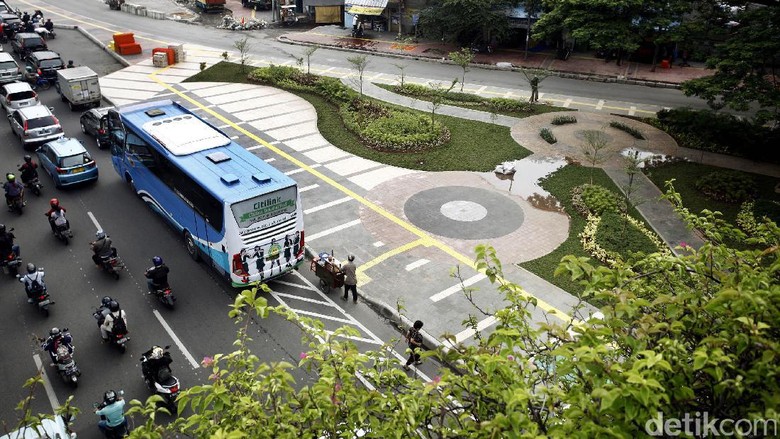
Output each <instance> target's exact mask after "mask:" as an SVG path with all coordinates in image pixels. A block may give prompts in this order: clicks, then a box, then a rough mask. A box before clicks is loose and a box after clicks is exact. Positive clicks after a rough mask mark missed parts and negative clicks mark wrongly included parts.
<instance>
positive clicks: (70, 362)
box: [41, 328, 81, 387]
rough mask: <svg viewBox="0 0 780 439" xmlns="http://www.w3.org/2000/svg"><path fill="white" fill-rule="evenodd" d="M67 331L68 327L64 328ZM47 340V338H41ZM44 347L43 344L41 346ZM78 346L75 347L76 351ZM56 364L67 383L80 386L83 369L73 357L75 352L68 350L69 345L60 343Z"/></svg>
mask: <svg viewBox="0 0 780 439" xmlns="http://www.w3.org/2000/svg"><path fill="white" fill-rule="evenodd" d="M62 331H63V332H67V331H68V328H65V329H63V330H62ZM41 341H43V342H45V340H41ZM41 347H43V346H41ZM75 350H76V348H75V347H73V351H74V352H75ZM54 366H55V367H57V373H58V374H59V375H60V378H62V380H63V381H64V382H66V383H70V384H71V385H72V386H73V387H78V385H79V377H80V376H81V370H79V367H78V366H77V365H76V360H74V359H73V352H69V351H68V346H66V345H65V344H60V345H59V346H57V349H56V350H55V352H54Z"/></svg>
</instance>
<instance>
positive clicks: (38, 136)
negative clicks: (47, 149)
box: [8, 105, 65, 148]
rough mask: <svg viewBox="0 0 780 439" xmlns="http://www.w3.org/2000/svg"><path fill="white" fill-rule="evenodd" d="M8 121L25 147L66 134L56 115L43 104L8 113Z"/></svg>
mask: <svg viewBox="0 0 780 439" xmlns="http://www.w3.org/2000/svg"><path fill="white" fill-rule="evenodd" d="M8 121H9V123H10V124H11V129H12V130H13V132H14V134H15V135H16V136H18V137H19V139H20V140H21V141H22V145H23V146H24V147H25V148H27V147H28V146H31V145H37V144H41V143H44V142H49V141H51V140H54V139H58V138H60V137H62V136H64V135H65V133H64V132H63V131H62V125H60V121H59V120H57V118H56V117H54V114H52V112H51V109H50V108H49V107H45V106H43V105H35V106H33V107H27V108H21V109H19V110H16V111H14V112H13V113H11V114H9V115H8Z"/></svg>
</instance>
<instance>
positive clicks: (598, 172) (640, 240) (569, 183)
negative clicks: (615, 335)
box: [520, 165, 655, 306]
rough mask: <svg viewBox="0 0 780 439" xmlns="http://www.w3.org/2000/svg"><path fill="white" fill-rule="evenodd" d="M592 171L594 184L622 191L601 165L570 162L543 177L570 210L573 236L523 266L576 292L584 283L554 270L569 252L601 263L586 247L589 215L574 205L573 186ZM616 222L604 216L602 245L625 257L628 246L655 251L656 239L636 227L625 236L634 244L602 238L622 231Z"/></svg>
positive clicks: (633, 211)
mask: <svg viewBox="0 0 780 439" xmlns="http://www.w3.org/2000/svg"><path fill="white" fill-rule="evenodd" d="M591 175H592V176H593V183H594V184H598V185H601V186H604V187H606V188H607V189H609V190H611V191H613V192H615V193H618V194H620V193H621V192H620V189H619V188H618V187H617V186H616V185H615V183H614V182H613V181H612V179H610V178H609V176H607V174H606V173H605V172H604V171H603V170H602V169H600V168H597V169H591V168H587V167H583V166H578V165H566V166H564V167H563V168H561V169H559V170H557V171H556V172H554V173H553V174H551V175H549V176H548V177H546V178H544V179H542V181H541V182H540V184H541V186H542V187H543V188H544V189H545V190H546V191H547V192H549V193H550V194H552V195H553V196H555V198H557V199H558V200H559V201H560V202H561V205H563V207H564V209H565V210H566V213H568V214H569V219H570V222H569V237H568V238H567V239H566V241H564V242H563V244H561V245H560V246H559V247H558V248H557V249H555V250H554V251H553V252H552V253H549V254H547V255H545V256H542V257H541V258H538V259H534V260H533V261H527V262H523V263H521V264H520V266H521V267H523V268H525V269H527V270H529V271H531V272H533V273H534V274H536V275H538V276H540V277H541V278H543V279H545V280H547V281H548V282H550V283H552V284H555V285H557V286H558V287H560V288H562V289H564V290H566V291H568V292H570V293H572V294H575V295H578V294H580V293H582V291H583V290H584V287H583V286H582V285H580V284H579V283H577V282H574V281H572V280H571V278H569V277H564V276H559V277H555V276H553V273H554V272H555V269H556V268H557V267H558V264H559V263H560V261H561V259H562V258H563V257H564V256H566V255H574V256H576V257H587V258H590V259H591V261H590V263H591V264H593V265H599V264H600V263H599V261H598V260H596V259H595V258H593V257H591V256H590V254H588V253H587V252H586V251H585V250H584V249H583V248H582V244H581V243H580V238H579V234H580V233H582V230H583V229H584V228H585V222H586V221H585V218H583V217H581V216H580V215H579V214H578V213H577V212H576V211H575V210H574V207H572V204H571V190H572V188H574V187H575V186H579V185H581V184H583V183H590V179H591ZM629 213H630V214H631V216H633V217H634V218H636V219H639V220H640V221H642V222H644V219H643V218H642V216H641V215H640V214H639V212H637V211H636V209H634V208H632V209H631V210H630V211H629ZM616 224H618V222H615V221H606V224H605V221H604V219H602V225H600V226H599V232H597V234H596V236H597V242H599V244H600V245H601V246H602V247H604V248H606V249H607V250H612V251H618V252H619V253H620V254H621V255H623V256H624V257H627V256H628V253H627V250H629V251H639V250H641V251H644V252H652V251H655V247H653V246H652V243H650V241H649V240H648V239H647V237H645V236H644V235H642V234H641V233H640V232H638V231H636V229H635V228H633V227H630V228H629V229H628V232H627V235H626V236H625V237H624V238H622V239H623V240H624V242H631V243H632V245H630V246H625V245H623V246H621V245H615V243H614V242H612V240H606V241H602V240H601V238H602V236H603V235H604V233H607V234H609V233H610V230H612V231H614V233H620V232H619V230H621V227H619V226H617V227H616ZM602 227H605V229H602ZM614 233H613V234H614ZM588 301H589V303H591V304H592V305H594V306H599V303H598V302H597V301H594V300H593V299H592V298H590V299H589V300H588Z"/></svg>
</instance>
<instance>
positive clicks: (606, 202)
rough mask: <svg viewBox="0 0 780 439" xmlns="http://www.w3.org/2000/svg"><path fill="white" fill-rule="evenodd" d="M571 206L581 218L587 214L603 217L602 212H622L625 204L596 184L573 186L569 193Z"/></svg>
mask: <svg viewBox="0 0 780 439" xmlns="http://www.w3.org/2000/svg"><path fill="white" fill-rule="evenodd" d="M571 204H572V206H573V207H574V210H576V211H577V213H579V214H580V215H582V216H583V217H587V216H588V215H589V214H594V215H603V214H604V212H616V213H619V212H623V211H625V209H626V203H625V200H623V198H622V197H621V196H620V195H618V194H616V193H615V192H612V191H611V190H609V189H607V188H605V187H604V186H600V185H597V184H587V183H586V184H583V185H579V186H575V187H574V188H573V189H572V191H571Z"/></svg>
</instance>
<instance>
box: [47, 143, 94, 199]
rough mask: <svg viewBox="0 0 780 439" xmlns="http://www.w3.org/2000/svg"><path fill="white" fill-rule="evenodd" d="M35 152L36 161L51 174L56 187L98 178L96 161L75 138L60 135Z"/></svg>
mask: <svg viewBox="0 0 780 439" xmlns="http://www.w3.org/2000/svg"><path fill="white" fill-rule="evenodd" d="M35 152H36V153H37V154H38V163H40V164H41V168H43V170H44V171H46V173H47V174H49V175H50V176H51V179H52V180H54V186H56V187H63V186H70V185H73V184H76V183H84V182H88V181H96V180H97V179H98V167H97V163H96V162H95V161H94V160H93V159H92V157H91V156H90V155H89V152H87V149H86V148H84V145H83V144H82V143H81V142H80V141H79V140H77V139H72V138H69V137H61V138H59V139H57V140H53V141H51V142H48V143H45V144H44V145H43V146H41V147H40V148H38V149H37V150H36V151H35Z"/></svg>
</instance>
